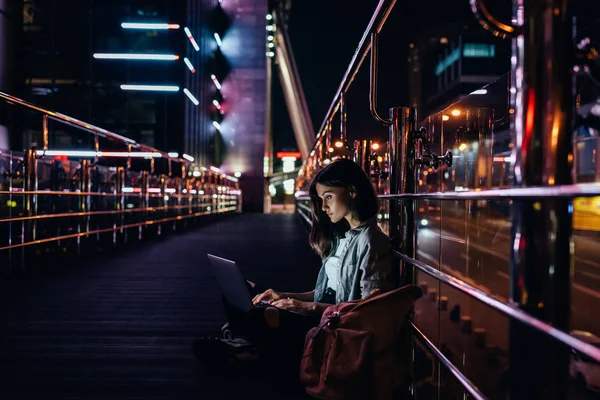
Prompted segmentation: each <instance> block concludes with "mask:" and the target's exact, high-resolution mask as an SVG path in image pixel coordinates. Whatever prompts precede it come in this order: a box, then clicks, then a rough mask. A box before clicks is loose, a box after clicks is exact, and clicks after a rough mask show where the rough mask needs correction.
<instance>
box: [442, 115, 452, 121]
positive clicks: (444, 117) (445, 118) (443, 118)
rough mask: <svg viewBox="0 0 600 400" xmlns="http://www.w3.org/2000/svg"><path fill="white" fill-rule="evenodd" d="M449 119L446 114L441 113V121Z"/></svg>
mask: <svg viewBox="0 0 600 400" xmlns="http://www.w3.org/2000/svg"><path fill="white" fill-rule="evenodd" d="M449 119H450V117H449V116H447V115H442V121H448V120H449Z"/></svg>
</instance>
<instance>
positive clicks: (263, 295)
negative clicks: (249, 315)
mask: <svg viewBox="0 0 600 400" xmlns="http://www.w3.org/2000/svg"><path fill="white" fill-rule="evenodd" d="M272 297H273V290H272V289H269V290H266V291H264V292H263V293H261V294H258V295H256V296H254V298H253V299H252V303H253V304H257V303H260V302H261V301H269V300H271V299H272Z"/></svg>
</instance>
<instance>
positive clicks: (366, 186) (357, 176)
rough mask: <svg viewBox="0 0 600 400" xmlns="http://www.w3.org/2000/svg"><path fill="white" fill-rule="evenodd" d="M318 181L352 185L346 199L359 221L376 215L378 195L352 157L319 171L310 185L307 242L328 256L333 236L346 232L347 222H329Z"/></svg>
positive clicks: (324, 183)
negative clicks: (309, 219) (351, 189)
mask: <svg viewBox="0 0 600 400" xmlns="http://www.w3.org/2000/svg"><path fill="white" fill-rule="evenodd" d="M317 183H320V184H321V185H324V186H329V187H342V188H344V189H346V190H348V189H350V188H353V189H354V190H355V191H356V196H355V197H354V198H353V199H352V198H350V201H349V208H350V211H351V212H352V215H353V217H354V218H355V219H357V220H358V221H360V222H361V223H362V222H365V221H367V220H368V219H370V218H372V217H374V216H375V215H377V210H378V207H377V195H376V194H375V189H374V188H373V184H372V183H371V181H370V180H369V178H368V177H367V175H366V174H365V172H364V171H363V170H362V169H361V168H360V167H359V166H358V164H356V163H355V162H354V161H352V160H348V159H345V158H343V159H340V160H336V161H334V162H333V163H331V164H329V165H328V166H326V167H325V168H323V169H322V170H320V171H319V172H318V173H317V175H316V176H315V177H314V179H313V181H312V182H311V184H310V190H309V194H310V200H311V203H312V229H311V231H310V245H311V246H312V248H313V249H315V251H316V252H317V253H318V254H319V255H320V256H321V257H322V258H325V257H327V256H328V255H329V254H330V252H331V251H332V250H333V248H332V247H333V242H334V240H335V238H336V236H338V235H341V234H343V233H344V232H346V231H347V230H348V229H349V228H350V225H349V224H348V221H346V219H345V218H342V220H341V221H339V222H337V223H335V224H334V223H332V222H331V220H330V219H329V217H328V216H327V214H326V213H325V212H324V211H323V200H322V199H321V198H320V197H319V195H318V193H317Z"/></svg>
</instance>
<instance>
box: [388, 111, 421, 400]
mask: <svg viewBox="0 0 600 400" xmlns="http://www.w3.org/2000/svg"><path fill="white" fill-rule="evenodd" d="M390 121H391V124H390V126H389V166H388V168H389V193H390V194H401V193H415V191H416V182H417V180H416V168H415V140H414V132H415V130H416V121H417V112H416V109H415V108H408V107H395V108H391V109H390ZM389 207H390V208H389V215H390V219H389V236H390V239H391V242H392V246H393V248H395V249H399V250H400V252H402V253H404V254H406V255H407V256H409V257H411V258H415V255H416V231H415V205H414V201H413V200H401V201H400V203H399V202H398V200H392V201H390V202H389ZM396 271H397V272H398V273H399V277H398V281H399V283H400V285H407V284H411V283H414V271H413V267H412V266H411V265H408V264H406V263H405V262H402V261H401V262H400V268H399V269H396ZM410 318H411V319H412V316H411V317H410ZM405 335H406V336H405V342H406V343H407V344H408V349H407V351H408V352H409V354H411V357H412V360H411V363H410V364H411V365H410V367H409V368H410V369H411V371H410V372H409V373H410V375H411V376H414V373H413V371H412V368H413V364H414V350H413V346H414V344H413V341H412V336H411V334H410V332H408V331H407V332H405ZM409 391H410V392H411V393H412V394H413V395H414V387H413V386H412V384H411V386H410V387H409Z"/></svg>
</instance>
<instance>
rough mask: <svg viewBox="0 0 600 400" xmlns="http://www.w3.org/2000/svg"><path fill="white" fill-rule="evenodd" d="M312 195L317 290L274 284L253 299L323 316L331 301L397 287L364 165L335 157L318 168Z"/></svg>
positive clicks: (363, 295)
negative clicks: (301, 290)
mask: <svg viewBox="0 0 600 400" xmlns="http://www.w3.org/2000/svg"><path fill="white" fill-rule="evenodd" d="M309 194H310V198H311V202H312V228H311V232H310V244H311V246H312V248H313V249H314V250H315V251H316V252H317V253H318V254H319V255H320V256H321V258H322V259H323V266H322V268H321V271H320V272H319V276H318V279H317V284H316V286H315V289H314V290H313V291H310V292H307V293H279V292H277V291H275V290H273V289H269V290H267V291H265V292H264V293H261V294H259V295H257V296H256V297H254V299H253V302H254V304H257V303H258V302H261V301H267V302H269V303H270V304H272V305H273V306H274V307H276V308H277V309H283V310H288V311H292V312H295V313H298V314H303V315H317V316H319V317H320V315H321V314H322V313H323V311H324V310H325V308H327V307H328V306H329V305H331V304H338V303H341V302H345V301H350V300H358V299H361V298H364V297H366V296H368V295H369V294H370V293H371V292H372V291H373V290H375V289H379V290H381V291H387V290H391V289H393V288H394V287H396V282H395V276H396V275H395V274H394V273H393V272H392V270H391V253H390V252H391V247H390V243H389V238H388V237H387V235H386V234H385V233H383V232H382V231H381V229H379V227H378V226H377V218H376V216H377V211H378V205H377V196H376V194H375V190H374V189H373V185H372V184H371V181H370V180H369V178H368V177H367V175H366V174H365V173H364V172H363V170H362V169H361V168H360V167H359V166H358V165H357V164H356V163H354V162H353V161H351V160H348V159H341V160H338V161H335V162H333V163H332V164H329V165H328V166H326V167H325V168H323V169H322V170H321V171H319V172H318V173H317V175H316V176H315V178H314V179H313V181H312V183H311V185H310V190H309Z"/></svg>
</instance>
